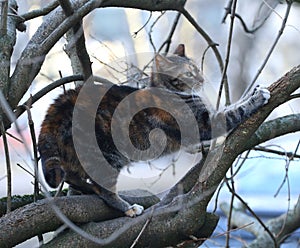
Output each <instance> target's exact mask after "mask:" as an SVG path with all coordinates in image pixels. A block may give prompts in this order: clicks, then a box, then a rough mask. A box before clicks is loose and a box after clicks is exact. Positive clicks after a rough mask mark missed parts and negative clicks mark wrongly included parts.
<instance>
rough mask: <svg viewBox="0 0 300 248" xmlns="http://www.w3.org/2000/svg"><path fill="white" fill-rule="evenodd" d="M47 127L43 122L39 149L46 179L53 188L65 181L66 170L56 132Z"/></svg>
mask: <svg viewBox="0 0 300 248" xmlns="http://www.w3.org/2000/svg"><path fill="white" fill-rule="evenodd" d="M45 129H46V127H45V123H43V125H42V129H41V134H40V136H39V142H38V150H39V153H40V158H41V163H42V168H43V173H44V177H45V180H46V182H47V184H48V185H49V186H50V187H51V188H57V187H58V186H59V184H60V183H61V182H62V181H63V179H64V175H65V172H64V170H63V169H62V167H61V161H60V155H59V149H58V145H57V139H56V138H55V133H53V132H45Z"/></svg>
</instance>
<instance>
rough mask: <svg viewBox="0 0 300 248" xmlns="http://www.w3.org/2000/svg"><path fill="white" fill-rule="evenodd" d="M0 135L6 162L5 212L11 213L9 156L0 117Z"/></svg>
mask: <svg viewBox="0 0 300 248" xmlns="http://www.w3.org/2000/svg"><path fill="white" fill-rule="evenodd" d="M0 125H1V134H2V139H3V145H4V152H5V160H6V173H7V205H6V212H7V213H9V212H10V211H11V193H12V185H11V178H12V177H11V164H10V156H9V149H8V143H7V138H6V133H5V128H4V123H3V119H2V116H1V123H0Z"/></svg>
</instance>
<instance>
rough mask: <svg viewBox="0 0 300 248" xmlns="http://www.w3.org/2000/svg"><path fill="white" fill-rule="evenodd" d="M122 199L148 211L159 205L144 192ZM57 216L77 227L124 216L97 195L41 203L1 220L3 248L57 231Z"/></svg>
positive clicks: (69, 197) (139, 191)
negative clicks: (151, 207) (60, 214)
mask: <svg viewBox="0 0 300 248" xmlns="http://www.w3.org/2000/svg"><path fill="white" fill-rule="evenodd" d="M122 194H123V195H122ZM138 195H144V197H139V196H138ZM121 196H122V197H123V198H124V199H126V200H127V201H128V202H130V203H132V204H133V203H138V204H140V205H143V206H145V207H146V208H147V207H150V206H152V205H154V204H155V203H157V202H158V201H159V199H158V198H157V197H156V196H154V195H151V194H150V193H147V192H145V191H141V190H138V191H130V192H123V193H122V192H121ZM87 203H88V204H87ZM53 206H56V207H55V208H54V207H53ZM57 212H61V213H62V214H64V215H65V216H66V217H67V218H68V219H70V220H71V221H73V222H75V223H77V224H80V223H87V222H90V221H104V220H108V219H114V218H116V217H120V216H123V215H122V213H120V212H118V211H116V210H114V209H112V208H110V207H108V206H107V205H106V204H105V203H104V202H103V201H102V200H101V199H100V198H99V197H97V196H95V195H78V196H68V197H57V198H50V199H44V200H40V201H38V202H34V203H31V204H28V205H26V206H24V207H20V208H18V209H16V210H15V211H13V212H11V213H9V214H6V215H4V216H3V217H2V218H1V219H0V247H12V246H14V245H17V244H19V243H21V242H23V241H25V240H27V239H29V238H31V237H34V236H36V235H38V234H43V233H46V232H50V231H54V230H56V229H57V228H59V227H60V226H61V225H62V224H63V222H62V221H61V219H60V218H59V217H58V216H59V215H57Z"/></svg>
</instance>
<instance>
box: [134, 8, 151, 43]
mask: <svg viewBox="0 0 300 248" xmlns="http://www.w3.org/2000/svg"><path fill="white" fill-rule="evenodd" d="M151 18H152V11H150V15H149V17H148V19H147V21H146V22H145V24H143V26H142V27H140V28H139V29H138V31H135V32H134V33H133V35H132V36H133V38H136V37H137V35H138V33H139V32H140V31H141V30H143V29H144V28H145V27H146V26H147V25H148V23H149V22H150V20H151Z"/></svg>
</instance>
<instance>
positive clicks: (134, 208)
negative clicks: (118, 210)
mask: <svg viewBox="0 0 300 248" xmlns="http://www.w3.org/2000/svg"><path fill="white" fill-rule="evenodd" d="M143 211H144V207H143V206H141V205H138V204H133V205H131V206H130V208H129V209H128V210H127V211H126V212H125V214H126V216H129V217H136V216H138V215H141V214H142V213H143Z"/></svg>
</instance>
